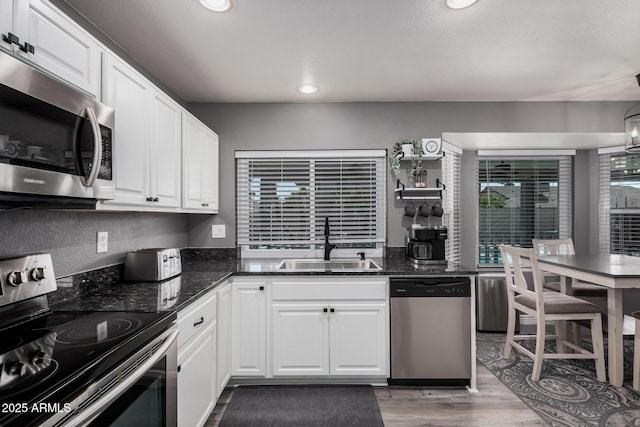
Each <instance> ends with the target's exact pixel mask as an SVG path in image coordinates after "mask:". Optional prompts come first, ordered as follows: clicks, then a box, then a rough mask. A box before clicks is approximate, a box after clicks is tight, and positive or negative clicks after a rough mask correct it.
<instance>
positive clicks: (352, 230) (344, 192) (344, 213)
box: [236, 150, 386, 256]
mask: <svg viewBox="0 0 640 427" xmlns="http://www.w3.org/2000/svg"><path fill="white" fill-rule="evenodd" d="M236 166H237V168H236V170H237V203H236V216H237V239H238V245H239V246H240V247H241V248H242V251H243V256H245V255H250V256H270V255H273V256H280V255H281V254H282V252H286V253H287V254H289V255H294V254H296V253H297V252H300V253H302V252H304V255H310V251H311V252H313V251H317V252H318V253H317V254H315V255H321V254H322V251H323V249H324V243H325V241H324V223H325V218H329V229H330V230H329V231H330V236H329V241H330V243H331V244H334V245H336V249H334V251H333V252H332V256H340V255H341V253H344V254H345V255H347V256H355V252H356V249H360V250H362V249H366V252H367V254H368V255H369V256H380V255H382V248H383V246H384V242H385V241H386V152H385V151H384V150H342V151H341V150H337V151H336V150H332V151H326V152H325V151H314V152H309V151H287V152H272V151H252V152H236ZM299 255H302V254H299ZM311 255H312V256H313V255H314V254H311Z"/></svg>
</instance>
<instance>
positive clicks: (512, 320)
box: [502, 308, 518, 359]
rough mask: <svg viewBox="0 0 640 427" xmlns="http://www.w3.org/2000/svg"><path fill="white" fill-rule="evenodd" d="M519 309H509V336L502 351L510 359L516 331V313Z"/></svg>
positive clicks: (505, 357)
mask: <svg viewBox="0 0 640 427" xmlns="http://www.w3.org/2000/svg"><path fill="white" fill-rule="evenodd" d="M517 313H518V311H517V310H516V309H514V308H511V309H509V317H508V319H507V337H506V339H505V341H504V350H503V351H502V358H503V359H508V358H509V357H510V356H511V350H512V346H511V344H512V343H513V336H514V335H515V332H516V315H517Z"/></svg>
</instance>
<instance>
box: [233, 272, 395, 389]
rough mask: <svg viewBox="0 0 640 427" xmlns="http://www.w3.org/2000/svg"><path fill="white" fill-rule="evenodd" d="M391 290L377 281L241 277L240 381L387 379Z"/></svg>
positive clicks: (236, 283) (237, 316) (237, 299)
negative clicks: (242, 379) (304, 378)
mask: <svg viewBox="0 0 640 427" xmlns="http://www.w3.org/2000/svg"><path fill="white" fill-rule="evenodd" d="M388 288H389V282H388V278H386V277H372V276H360V277H354V276H337V277H335V276H323V277H313V276H286V277H284V276H282V277H281V276H261V277H257V276H252V277H251V278H249V277H238V278H234V279H233V337H232V341H233V344H232V349H233V352H232V354H233V376H234V377H238V379H241V378H242V377H245V379H246V377H253V378H254V379H257V378H260V377H262V378H272V379H274V378H280V377H287V378H292V377H327V378H343V379H347V378H353V377H360V378H376V379H378V378H386V377H387V376H388V373H389V304H388ZM271 381H273V380H271Z"/></svg>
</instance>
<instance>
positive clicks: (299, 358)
mask: <svg viewBox="0 0 640 427" xmlns="http://www.w3.org/2000/svg"><path fill="white" fill-rule="evenodd" d="M324 309H327V304H321V303H314V304H273V305H272V307H271V315H272V331H273V332H272V340H273V341H272V342H273V347H272V349H273V375H328V374H329V313H328V312H325V311H324Z"/></svg>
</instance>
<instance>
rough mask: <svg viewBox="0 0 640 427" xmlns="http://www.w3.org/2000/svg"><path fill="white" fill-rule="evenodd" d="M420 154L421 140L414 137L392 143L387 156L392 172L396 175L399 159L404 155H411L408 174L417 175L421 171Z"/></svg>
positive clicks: (421, 152)
mask: <svg viewBox="0 0 640 427" xmlns="http://www.w3.org/2000/svg"><path fill="white" fill-rule="evenodd" d="M422 154H423V151H422V142H421V141H418V140H416V139H415V138H405V139H403V140H402V142H396V143H395V144H394V145H393V150H392V151H391V156H390V157H389V161H390V163H391V168H392V169H393V173H394V174H395V175H396V176H398V174H399V173H400V159H402V158H403V157H405V156H407V157H409V156H411V158H412V159H413V161H412V163H411V171H410V172H409V176H416V175H419V174H420V173H422Z"/></svg>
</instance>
